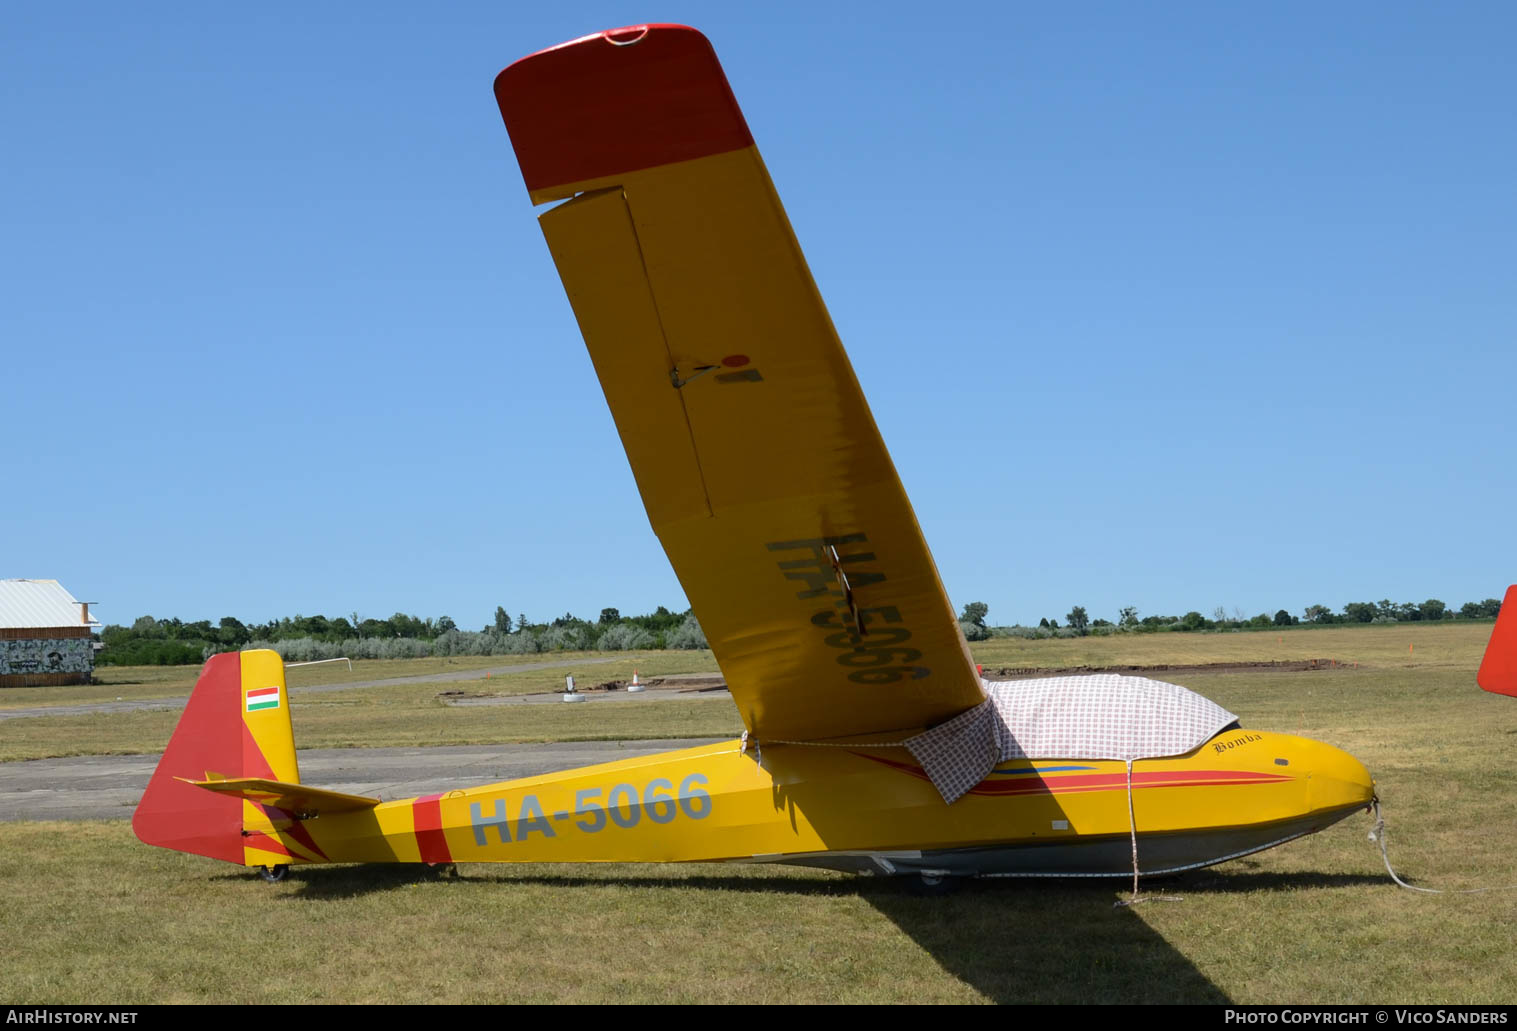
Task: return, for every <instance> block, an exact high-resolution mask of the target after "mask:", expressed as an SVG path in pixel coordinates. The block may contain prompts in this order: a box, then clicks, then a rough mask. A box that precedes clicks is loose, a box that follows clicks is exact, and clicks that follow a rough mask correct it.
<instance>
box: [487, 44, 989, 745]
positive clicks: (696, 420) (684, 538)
mask: <svg viewBox="0 0 1517 1031" xmlns="http://www.w3.org/2000/svg"><path fill="white" fill-rule="evenodd" d="M638 33H640V35H637V34H638ZM634 36H635V41H634V42H631V43H628V42H626V40H629V39H633V38H634ZM496 93H497V97H498V99H499V100H500V104H501V110H502V114H503V115H504V117H505V120H506V124H507V127H508V128H509V129H510V131H511V136H512V141H513V144H514V145H515V147H516V150H517V154H518V157H519V160H520V161H521V164H522V168H523V174H524V175H525V176H526V178H527V181H528V188H529V191H530V192H531V194H532V196H533V199H534V200H536V201H539V202H541V201H546V200H556V199H565V203H562V204H560V205H559V206H557V207H555V208H553V209H551V210H549V211H547V212H546V213H545V214H543V215H542V216H541V224H542V228H543V232H544V234H545V235H546V237H547V240H548V246H549V249H550V250H551V251H552V254H553V259H554V261H555V263H556V265H557V267H558V271H559V274H560V276H561V277H562V279H563V282H564V286H565V289H566V290H567V292H568V295H569V300H570V302H571V304H572V305H573V308H574V312H575V316H576V317H577V319H578V321H579V325H580V328H581V330H582V332H583V334H584V337H585V342H586V344H587V346H588V347H589V351H590V356H591V359H592V361H593V362H594V364H595V369H596V373H597V375H598V376H599V378H600V382H601V385H602V387H603V389H604V390H605V394H606V399H607V401H608V403H609V404H610V407H611V412H612V415H613V417H614V419H615V421H616V425H617V429H618V431H619V433H620V435H621V438H622V442H623V444H624V445H625V447H626V450H627V455H628V458H629V460H630V461H631V464H632V469H633V472H634V474H635V476H636V478H637V483H638V488H639V490H640V492H641V494H642V497H643V501H644V504H645V505H646V507H647V510H648V516H649V519H650V521H651V522H652V524H653V528H654V531H655V532H656V533H657V534H658V537H659V539H660V541H661V542H662V543H663V546H664V549H665V551H666V552H667V553H668V555H669V559H670V561H671V562H672V563H673V566H674V569H675V572H676V574H677V575H678V576H679V578H680V582H681V584H682V585H683V586H684V589H685V592H686V595H687V596H688V597H689V599H690V602H691V605H692V606H693V608H694V611H695V613H696V615H697V616H698V618H699V619H700V622H701V626H702V629H703V630H704V631H705V633H706V637H707V640H708V641H709V642H710V644H711V647H712V650H713V651H714V652H715V654H716V658H717V661H718V662H719V664H720V665H721V667H722V670H723V672H724V674H725V675H726V678H727V681H728V684H729V685H730V687H731V689H732V693H733V697H734V698H735V699H736V701H737V703H738V706H739V708H740V710H741V711H742V714H743V718H744V720H745V721H746V722H747V725H748V727H749V729H750V730H752V731H754V732H756V733H759V734H760V735H762V736H764V737H767V738H769V739H794V740H816V739H821V738H831V737H841V736H849V735H858V734H868V733H879V732H885V731H891V730H901V729H911V728H917V727H922V726H926V725H930V724H932V723H936V722H939V721H941V720H944V719H947V718H949V717H951V716H953V715H955V714H956V713H959V712H962V711H963V710H965V709H967V708H969V707H971V706H974V705H977V704H979V703H980V702H981V701H982V700H983V697H984V695H983V692H982V690H981V687H980V683H979V679H978V677H977V676H976V674H975V671H974V666H973V663H972V661H971V659H970V656H969V653H968V649H967V647H966V645H965V644H964V640H963V636H962V634H961V633H960V631H959V628H958V623H957V620H956V619H955V617H954V613H953V609H952V607H951V605H950V604H949V602H948V599H947V596H946V595H945V593H944V591H943V587H942V583H941V581H940V580H939V578H938V574H937V569H936V567H935V566H934V564H933V561H932V557H931V555H930V554H929V552H928V550H927V546H926V543H925V541H924V540H923V537H922V533H921V530H920V528H919V527H918V525H917V522H916V518H915V515H914V514H913V512H912V510H911V505H910V502H909V501H908V500H907V498H906V494H905V491H904V489H903V487H902V486H901V482H900V479H899V477H898V476H897V474H896V472H895V468H894V465H893V464H892V462H891V461H890V457H889V455H888V453H887V452H886V450H885V446H884V443H883V441H882V440H881V438H880V434H879V431H878V429H877V428H876V426H875V423H874V420H873V417H872V416H871V415H870V412H869V408H868V405H867V404H866V403H865V400H864V397H863V393H862V391H861V390H860V388H859V385H858V381H857V379H856V377H855V375H854V373H853V369H852V367H851V365H850V364H849V362H848V358H847V356H846V355H845V354H844V352H843V348H842V345H841V343H840V342H839V341H838V338H837V335H836V332H835V331H834V330H833V327H832V322H831V319H830V318H829V317H828V315H827V311H826V308H825V306H824V305H823V303H822V300H821V297H820V295H819V294H818V293H817V290H816V286H815V284H814V283H813V281H812V279H811V274H810V272H809V270H808V269H807V267H806V263H805V259H804V257H803V256H802V254H801V251H800V248H799V245H798V244H797V243H796V240H795V237H794V235H793V233H792V232H791V230H790V226H789V223H788V220H787V219H786V217H785V214H784V210H783V208H782V207H781V206H780V203H779V199H778V197H777V195H776V194H775V192H774V188H773V185H772V184H771V182H770V180H769V176H768V173H767V172H766V171H765V169H764V165H763V162H762V160H761V159H760V158H759V155H758V152H757V150H756V149H754V147H753V146H752V143H751V138H749V137H748V133H747V127H746V124H745V123H744V122H743V120H742V115H741V113H740V112H739V111H738V109H737V106H736V103H735V102H734V101H733V100H732V98H731V93H730V91H729V90H728V88H727V84H726V80H725V78H724V76H723V75H722V72H721V69H720V66H719V65H718V64H717V62H716V58H715V55H714V54H713V53H712V52H711V49H710V45H709V44H708V43H707V42H706V41H705V39H704V37H702V36H700V34H699V33H696V32H695V31H694V30H691V29H687V28H683V27H680V26H647V27H638V28H637V29H634V30H618V31H617V32H613V33H605V34H601V35H599V36H591V37H586V38H585V39H582V40H577V41H575V42H573V43H570V44H565V45H564V46H563V47H558V48H555V49H553V50H549V51H544V52H542V53H540V54H535V55H533V56H532V57H529V58H526V59H525V60H523V61H521V62H518V63H517V64H515V65H512V66H511V67H510V68H508V69H506V71H504V72H502V73H501V75H500V77H499V78H498V79H497V82H496ZM587 141H593V142H587ZM671 159H672V160H671ZM566 198H567V199H566Z"/></svg>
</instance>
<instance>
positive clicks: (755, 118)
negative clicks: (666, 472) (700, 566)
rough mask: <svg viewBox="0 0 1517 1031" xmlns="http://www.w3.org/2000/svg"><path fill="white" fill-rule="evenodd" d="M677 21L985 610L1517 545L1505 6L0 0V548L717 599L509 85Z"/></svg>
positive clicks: (1311, 580)
mask: <svg viewBox="0 0 1517 1031" xmlns="http://www.w3.org/2000/svg"><path fill="white" fill-rule="evenodd" d="M539 7H541V8H544V9H537V8H539ZM547 8H552V9H551V10H549V9H547ZM648 20H657V21H675V22H684V23H687V24H691V25H695V26H696V27H698V28H700V29H701V30H702V31H704V32H705V33H706V34H707V36H709V37H710V39H711V40H712V42H713V44H714V46H715V47H716V51H717V54H718V55H719V57H720V58H721V59H722V61H723V64H724V66H725V68H726V71H727V75H728V78H729V79H730V80H731V82H732V86H733V90H734V92H735V93H736V95H737V97H738V100H739V102H740V103H741V104H742V105H743V108H744V111H745V113H746V115H747V118H748V121H749V124H750V127H751V128H752V130H753V133H754V137H755V139H756V140H757V142H758V146H759V148H760V150H761V151H762V153H763V154H764V157H765V160H766V162H767V164H768V166H769V170H770V173H771V175H772V176H773V178H774V181H775V183H776V185H777V187H778V189H779V192H780V196H781V198H782V199H783V200H784V202H785V205H786V208H787V210H788V212H789V214H790V218H791V221H792V223H793V225H794V226H795V229H796V233H797V235H798V237H799V238H800V241H801V244H802V246H803V247H804V249H805V251H806V254H807V257H808V259H809V261H810V263H811V267H812V271H813V274H814V275H815V277H816V280H817V282H818V284H819V286H820V288H821V290H822V294H823V296H824V297H825V298H826V299H827V301H828V304H829V307H830V309H831V312H832V315H833V318H834V321H835V322H836V324H837V326H838V330H839V332H840V334H841V335H842V338H843V342H844V345H845V346H846V347H847V349H848V351H849V354H850V356H851V357H852V359H853V362H854V365H855V367H856V369H857V371H858V374H859V377H860V379H861V380H862V382H863V385H864V389H865V392H866V394H867V395H868V396H869V398H870V401H871V404H872V406H873V409H874V413H875V416H876V418H877V420H878V421H879V424H880V427H881V430H882V432H883V433H884V436H885V441H886V444H887V445H888V446H889V448H890V450H891V453H892V455H893V456H894V458H895V460H896V463H897V466H898V468H899V470H900V473H901V476H902V479H903V480H904V482H905V484H906V487H907V490H908V491H909V492H910V494H911V496H912V499H913V501H914V503H915V505H916V508H917V514H918V517H919V519H920V521H921V523H922V526H923V529H924V531H925V533H926V535H927V539H928V542H929V544H930V545H931V547H932V549H933V552H934V555H935V557H936V559H937V562H938V566H939V569H940V571H941V573H942V575H943V580H944V582H945V584H946V586H947V588H948V592H949V595H950V597H951V598H952V599H953V602H954V604H955V605H956V606H962V605H963V604H964V603H965V602H968V601H973V600H981V601H984V602H986V603H988V604H989V606H990V619H991V622H995V623H1011V622H1018V621H1020V622H1024V623H1025V622H1033V623H1035V622H1037V620H1038V619H1039V617H1041V616H1055V617H1057V618H1059V619H1060V620H1061V621H1062V620H1063V618H1064V616H1065V614H1066V613H1067V612H1068V611H1069V609H1070V607H1071V606H1073V605H1083V606H1085V607H1086V608H1087V610H1089V612H1090V614H1091V616H1092V617H1093V618H1097V617H1104V618H1108V619H1114V618H1115V617H1116V614H1117V609H1118V608H1119V607H1121V606H1124V605H1135V606H1137V607H1138V609H1139V611H1140V613H1141V614H1153V613H1180V612H1184V611H1186V610H1187V609H1192V608H1196V609H1200V610H1202V611H1203V612H1205V613H1207V614H1210V613H1211V611H1212V610H1213V609H1214V608H1215V607H1217V606H1223V607H1225V608H1226V609H1227V610H1228V611H1229V612H1231V611H1232V610H1233V609H1238V610H1241V611H1242V612H1243V613H1245V614H1248V615H1251V614H1253V613H1256V612H1260V611H1269V612H1271V613H1272V612H1273V611H1274V610H1275V609H1276V608H1279V607H1285V608H1287V609H1290V610H1291V611H1293V612H1296V613H1297V614H1299V613H1300V611H1301V610H1302V609H1303V608H1304V607H1305V606H1307V605H1309V604H1313V603H1319V602H1320V603H1323V604H1327V605H1329V606H1332V607H1333V608H1339V607H1341V606H1342V605H1343V604H1344V603H1345V602H1348V601H1355V600H1377V599H1380V598H1384V597H1389V598H1391V599H1393V600H1396V601H1421V600H1422V599H1425V598H1428V597H1437V598H1441V599H1442V600H1444V601H1446V602H1449V603H1451V604H1454V605H1458V604H1460V603H1462V602H1465V601H1469V600H1478V599H1481V598H1486V597H1492V596H1497V597H1499V596H1500V594H1501V591H1502V589H1503V588H1504V586H1505V585H1506V584H1507V583H1509V582H1511V581H1512V580H1514V579H1517V538H1514V536H1513V534H1512V533H1511V531H1510V523H1511V519H1512V513H1513V511H1514V509H1517V488H1514V477H1513V463H1512V443H1511V442H1512V440H1513V430H1512V427H1513V419H1512V416H1511V409H1512V403H1513V402H1512V395H1513V391H1514V386H1517V357H1514V348H1513V326H1514V325H1517V318H1514V316H1517V290H1514V286H1517V283H1514V272H1517V261H1514V258H1517V256H1514V252H1513V240H1517V205H1514V199H1513V198H1514V190H1513V186H1512V184H1513V183H1514V182H1517V140H1514V134H1513V132H1512V126H1513V125H1514V124H1517V111H1514V107H1517V65H1514V62H1513V61H1512V59H1511V54H1512V53H1513V50H1514V45H1517V8H1514V7H1512V6H1511V5H1509V4H1497V3H1492V4H1483V5H1482V4H1453V5H1439V6H1436V7H1435V6H1433V5H1426V4H1385V3H1374V4H1371V3H1335V4H1328V5H1324V4H1315V3H1313V4H1306V3H1296V4H1291V3H1277V4H1268V5H1224V4H1213V3H1194V4H1191V3H1170V4H1165V5H1136V4H1127V3H1106V4H1102V3H1082V4H1078V5H1047V4H1030V3H1022V4H1011V5H988V4H987V5H980V4H955V3H951V2H950V3H941V4H935V5H933V6H932V7H931V9H930V10H924V9H923V8H922V7H921V6H920V5H916V6H905V5H898V6H894V7H892V6H891V5H889V4H880V3H870V4H858V5H832V4H824V3H815V2H813V3H807V4H796V3H789V2H766V3H762V4H758V3H746V4H745V3H730V4H729V3H723V4H696V3H672V4H666V5H662V6H657V7H648V6H642V5H629V4H623V3H595V2H590V3H580V4H575V5H533V6H531V7H529V5H518V4H512V3H493V4H474V3H460V4H452V5H427V6H425V7H423V6H422V5H414V4H391V3H369V4H364V5H347V6H344V7H339V6H337V5H321V6H319V7H318V6H316V5H296V4H265V5H255V6H251V7H250V6H247V5H243V6H242V7H241V8H233V7H227V6H224V5H193V4H181V5H165V4H146V5H131V6H125V7H124V6H121V5H104V4H101V5H87V4H71V5H49V4H28V5H20V4H18V5H10V6H7V8H6V10H5V12H4V14H3V15H0V114H3V124H4V125H5V127H6V142H5V148H4V158H3V160H0V186H3V188H0V225H3V227H4V231H3V236H4V239H5V245H4V246H3V247H0V283H3V293H0V299H3V304H0V385H3V389H0V439H3V441H4V442H5V444H6V447H5V451H6V453H7V454H6V458H5V462H4V466H5V477H6V482H5V487H4V491H3V496H0V497H3V503H0V576H27V577H54V578H57V579H60V580H62V581H63V583H64V584H65V586H67V587H68V588H69V589H70V590H72V591H73V592H74V594H75V595H76V596H78V597H81V598H88V599H90V600H94V601H97V602H98V603H99V605H98V607H97V609H96V612H97V614H98V615H99V616H100V617H102V618H103V619H105V620H106V621H108V622H124V623H130V622H131V620H132V619H134V618H135V617H136V616H138V615H142V614H144V613H151V614H154V615H157V616H169V615H177V616H180V617H182V618H185V619H201V618H208V619H212V620H215V619H219V618H220V617H222V616H225V615H235V616H238V617H239V618H242V619H245V620H247V619H253V620H262V619H267V618H271V617H275V616H279V615H287V614H294V613H297V612H298V613H303V614H307V615H309V614H313V613H318V612H319V613H324V614H328V615H339V614H341V615H345V614H348V613H350V612H354V611H356V612H358V613H359V614H360V616H362V617H368V616H387V615H389V614H390V613H392V612H395V611H397V610H404V611H407V612H414V613H417V614H419V615H423V616H438V615H443V614H446V615H449V616H452V617H453V618H454V619H455V620H457V621H458V623H459V624H460V625H462V626H464V627H474V626H480V625H483V624H484V623H485V622H487V621H488V620H489V619H490V617H491V615H492V614H493V612H494V610H495V606H496V605H498V604H503V605H505V606H507V607H508V609H509V610H510V611H511V613H512V615H513V616H515V615H516V614H517V613H519V612H526V613H527V614H528V615H529V616H530V617H532V618H533V619H538V620H545V619H548V618H551V617H553V616H556V615H559V614H561V613H563V612H565V611H573V612H574V613H576V614H579V615H583V616H590V617H593V616H595V615H596V613H598V611H599V610H600V608H601V607H603V606H616V607H618V608H620V609H621V610H622V611H623V612H626V613H631V612H641V611H648V610H651V609H652V608H653V607H654V606H656V605H659V604H665V605H669V606H670V607H683V605H684V604H685V602H684V599H683V595H682V593H681V591H680V588H679V585H678V582H677V581H676V579H675V577H674V575H673V573H672V571H671V570H670V569H669V566H668V563H667V561H666V559H665V557H664V555H663V552H662V550H661V549H660V547H659V545H658V542H657V540H656V538H655V537H654V536H653V534H652V532H651V530H650V529H649V527H648V523H647V519H646V517H645V516H644V514H643V510H642V506H641V503H640V500H639V498H638V496H637V492H636V488H635V486H634V484H633V480H632V476H631V473H630V471H629V470H628V468H627V463H626V459H625V456H624V454H623V453H622V450H621V447H620V443H619V441H618V440H617V437H616V433H615V430H614V427H613V425H612V422H611V419H610V416H609V414H608V412H607V410H606V407H605V404H604V400H603V398H602V396H601V394H600V391H599V388H598V386H597V384H596V382H595V379H594V373H593V370H592V369H591V366H590V363H589V360H588V357H587V356H586V354H585V350H584V346H583V343H582V341H581V340H580V337H579V334H578V331H577V329H576V327H575V324H574V320H573V316H572V313H571V312H570V309H569V305H568V303H567V301H566V300H565V298H564V295H563V290H562V287H561V286H560V284H559V282H558V279H557V276H556V274H555V272H554V270H553V267H552V263H551V261H550V259H549V257H548V253H547V249H546V247H545V245H544V244H543V241H542V237H541V234H540V233H539V231H538V229H537V226H536V224H535V221H534V212H533V209H532V207H531V205H530V204H529V202H528V200H527V197H526V192H525V189H524V188H523V186H522V183H521V179H520V176H519V174H518V172H517V168H516V162H515V159H514V157H513V155H512V153H511V149H510V144H509V140H508V138H507V136H506V133H505V130H504V128H503V127H502V125H501V123H500V117H499V114H498V112H497V111H496V109H495V106H494V102H493V98H492V96H491V91H490V87H491V82H492V79H493V77H494V75H495V73H496V72H497V71H498V70H499V69H500V68H501V67H503V66H505V65H506V64H508V63H510V62H511V61H513V60H515V59H516V58H518V57H521V56H524V55H525V54H527V53H530V52H532V51H534V50H537V49H540V48H542V47H544V46H549V45H552V44H555V43H558V42H562V41H564V40H566V39H570V38H573V37H575V36H579V35H583V34H585V33H588V32H592V31H597V30H599V29H603V28H610V27H614V26H619V25H625V24H631V23H636V22H642V21H648Z"/></svg>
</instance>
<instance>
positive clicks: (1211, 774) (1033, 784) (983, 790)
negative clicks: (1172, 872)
mask: <svg viewBox="0 0 1517 1031" xmlns="http://www.w3.org/2000/svg"><path fill="white" fill-rule="evenodd" d="M854 754H855V755H861V756H863V757H864V758H865V759H873V760H874V761H875V762H877V763H880V764H881V765H884V766H889V767H890V768H891V769H893V770H899V771H900V772H901V773H906V774H910V775H911V776H913V777H916V778H917V779H919V780H929V779H930V778H929V777H928V776H927V771H926V770H924V769H922V768H921V767H920V766H913V765H911V764H909V763H898V762H894V761H892V760H890V759H885V758H883V757H881V756H878V755H868V754H866V753H863V752H855V753H854ZM1290 779H1291V778H1290V777H1289V776H1288V775H1285V774H1279V773H1255V772H1252V771H1248V770H1166V771H1156V772H1148V773H1139V772H1136V771H1134V773H1133V775H1132V786H1133V790H1135V791H1136V790H1138V789H1140V788H1193V787H1206V786H1208V785H1219V784H1275V783H1278V782H1279V781H1282V780H1290ZM1126 787H1127V773H1126V772H1125V771H1124V772H1122V773H1077V774H1066V775H1063V776H1056V777H1042V776H1039V775H1038V774H1037V771H1036V768H1033V772H1031V773H1028V774H1024V775H1022V776H1020V777H1016V778H1008V779H1004V780H1002V779H996V780H989V779H986V780H982V781H981V782H980V783H979V784H978V785H976V786H975V787H973V788H970V789H969V794H971V795H992V796H995V795H1067V794H1074V793H1077V792H1082V791H1113V790H1116V789H1119V788H1120V789H1123V790H1125V789H1126Z"/></svg>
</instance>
